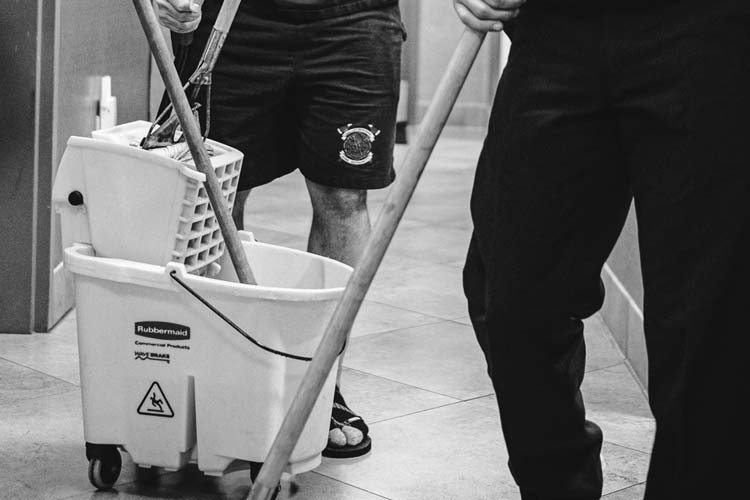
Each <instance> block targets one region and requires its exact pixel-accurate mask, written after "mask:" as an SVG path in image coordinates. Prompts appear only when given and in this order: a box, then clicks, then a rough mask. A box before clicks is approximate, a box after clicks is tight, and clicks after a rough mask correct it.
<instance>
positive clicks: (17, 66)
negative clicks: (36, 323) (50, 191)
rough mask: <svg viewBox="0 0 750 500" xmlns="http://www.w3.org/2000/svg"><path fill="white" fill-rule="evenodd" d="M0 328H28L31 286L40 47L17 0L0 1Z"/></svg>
mask: <svg viewBox="0 0 750 500" xmlns="http://www.w3.org/2000/svg"><path fill="white" fill-rule="evenodd" d="M0 11H2V15H1V16H0V65H2V68H3V69H4V70H3V85H2V92H0V113H2V116H3V125H2V126H1V127H0V151H2V156H1V157H0V175H2V177H0V179H1V180H2V182H0V208H2V213H3V217H2V223H0V229H2V233H1V234H0V253H1V254H2V256H3V258H2V259H0V278H1V279H2V286H0V331H13V332H22V331H28V330H29V329H30V328H31V322H32V320H33V316H34V301H33V295H34V290H35V287H36V283H35V282H36V276H35V273H34V255H33V248H34V244H35V241H36V234H35V226H34V224H33V219H34V217H35V213H36V208H35V207H36V204H35V198H34V185H35V182H36V174H37V173H36V158H35V155H34V150H35V145H36V143H37V137H38V134H39V131H38V129H37V123H38V122H37V120H35V119H34V117H35V116H36V114H37V110H38V107H39V106H38V105H39V102H38V100H39V98H40V95H39V92H38V87H37V77H38V76H39V74H38V72H37V59H38V57H39V55H40V52H41V47H40V45H41V40H40V39H39V38H40V37H39V36H38V35H39V31H38V26H37V24H38V13H39V11H38V7H37V5H35V4H34V3H30V5H29V4H27V2H22V1H20V0H15V1H12V0H1V1H0Z"/></svg>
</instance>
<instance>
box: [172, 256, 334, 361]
mask: <svg viewBox="0 0 750 500" xmlns="http://www.w3.org/2000/svg"><path fill="white" fill-rule="evenodd" d="M169 276H170V277H171V278H172V279H173V280H175V281H176V282H177V283H179V285H180V286H181V287H182V288H184V289H185V290H187V291H188V293H190V295H192V296H193V297H195V298H196V299H198V300H199V301H200V302H201V303H202V304H203V305H204V306H206V307H208V308H209V309H210V310H211V312H213V313H214V314H216V315H217V316H218V317H220V318H221V319H222V320H224V322H225V323H227V324H228V325H229V326H231V327H232V328H234V329H235V330H236V331H237V332H238V333H239V334H240V335H242V336H243V337H245V338H246V339H247V340H249V341H250V342H252V343H253V344H255V345H256V346H258V347H260V348H261V349H263V350H264V351H267V352H270V353H271V354H276V355H277V356H282V357H285V358H290V359H296V360H298V361H307V362H310V361H312V358H308V357H305V356H297V355H296V354H289V353H288V352H283V351H278V350H276V349H274V348H272V347H267V346H264V345H263V344H261V343H260V342H258V341H257V340H255V339H254V338H253V337H252V336H251V335H250V334H249V333H247V332H245V330H243V329H242V328H240V327H239V326H238V325H237V324H236V323H235V322H234V321H232V320H231V319H229V318H228V317H227V316H225V315H224V313H222V312H221V311H219V310H218V309H216V308H215V307H214V306H213V305H212V304H211V303H210V302H209V301H207V300H206V299H204V298H203V297H202V296H201V295H200V294H199V293H198V292H196V291H195V290H193V289H192V288H191V287H190V286H188V284H187V283H185V282H184V281H182V280H181V279H180V278H178V277H177V272H176V271H171V272H170V273H169ZM345 348H346V342H345V343H344V345H343V346H342V347H341V352H340V353H339V354H341V353H342V352H344V349H345Z"/></svg>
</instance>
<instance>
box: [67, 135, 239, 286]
mask: <svg viewBox="0 0 750 500" xmlns="http://www.w3.org/2000/svg"><path fill="white" fill-rule="evenodd" d="M150 125H151V124H150V123H149V122H146V121H136V122H131V123H127V124H124V125H119V126H117V127H113V128H110V129H107V130H99V131H95V132H94V133H93V134H92V136H93V138H91V139H89V138H84V137H71V138H70V139H69V140H68V145H67V148H66V150H65V153H64V155H63V157H62V160H61V162H60V167H59V170H58V172H57V177H56V180H55V186H54V189H53V192H52V198H53V202H54V203H55V205H56V207H57V209H58V212H59V213H60V216H61V223H62V234H63V235H64V236H63V247H64V248H67V247H69V246H71V245H72V244H73V243H90V244H91V245H92V246H93V248H94V250H95V251H96V254H97V255H98V256H100V257H111V258H120V259H126V260H132V261H136V262H142V263H146V264H155V265H166V264H167V263H169V262H177V263H181V264H184V265H185V267H186V269H187V271H188V272H192V273H198V274H204V273H205V272H206V270H207V269H208V266H209V265H210V264H211V263H213V262H215V261H217V260H218V259H219V257H221V255H222V254H223V252H224V240H223V237H222V235H221V231H220V229H219V224H218V221H217V220H216V217H215V214H214V211H213V209H212V208H211V206H210V204H209V200H208V194H207V193H206V190H205V188H204V187H203V182H204V180H205V176H204V175H203V174H202V173H200V172H198V171H197V170H195V168H191V162H192V160H191V162H188V163H187V164H186V163H183V162H180V161H177V160H174V159H171V158H167V157H165V156H162V155H160V154H158V153H155V152H152V151H145V150H143V149H140V148H138V147H134V146H137V145H138V143H139V142H140V140H141V138H142V137H144V136H145V135H146V133H147V132H148V129H149V127H150ZM206 146H207V148H208V149H209V151H211V152H212V153H213V154H212V156H211V164H212V166H213V167H214V171H215V172H216V177H217V179H218V180H219V183H220V185H221V191H222V194H223V196H224V199H226V201H227V205H228V207H229V210H230V211H231V209H232V206H233V205H234V199H235V195H236V191H237V184H238V182H239V176H240V169H241V167H242V158H243V157H242V153H240V152H239V151H238V150H236V149H234V148H231V147H229V146H225V145H223V144H220V143H218V142H216V141H211V140H208V141H206Z"/></svg>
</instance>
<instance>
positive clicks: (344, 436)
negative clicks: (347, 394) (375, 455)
mask: <svg viewBox="0 0 750 500" xmlns="http://www.w3.org/2000/svg"><path fill="white" fill-rule="evenodd" d="M369 430H370V429H369V428H368V427H367V424H366V423H365V421H364V420H362V417H360V416H359V415H356V414H355V413H354V412H353V411H352V410H351V409H350V408H349V407H348V406H347V405H346V401H344V397H343V396H342V395H341V391H339V387H338V386H336V390H335V392H334V396H333V410H332V412H331V425H330V427H329V432H328V446H326V448H325V449H324V450H323V456H324V457H327V458H354V457H361V456H362V455H366V454H367V453H369V452H370V450H371V449H372V440H371V439H370V437H369V436H368V435H367V434H368V432H369Z"/></svg>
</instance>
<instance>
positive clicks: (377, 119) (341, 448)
mask: <svg viewBox="0 0 750 500" xmlns="http://www.w3.org/2000/svg"><path fill="white" fill-rule="evenodd" d="M156 5H157V7H158V12H159V18H160V20H161V22H162V24H164V25H165V26H166V27H168V28H169V29H171V30H172V31H174V32H177V33H184V32H194V40H193V43H192V44H191V45H190V46H189V47H188V48H185V47H184V46H181V45H179V44H175V47H174V48H175V60H176V61H183V63H182V64H178V65H181V66H183V68H182V69H183V72H182V73H183V74H182V75H181V76H182V78H183V80H186V79H187V78H188V77H189V76H190V73H191V72H192V71H193V70H195V68H196V67H197V66H198V62H199V60H200V56H201V54H202V52H203V48H204V47H205V45H206V40H207V39H208V36H209V34H210V32H211V29H212V27H213V24H214V22H215V20H216V17H217V15H218V12H219V9H220V8H221V5H222V2H221V0H205V2H203V1H202V0H156ZM405 37H406V33H405V31H404V26H403V23H402V22H401V17H400V13H399V5H398V0H246V1H243V2H241V3H240V5H239V9H238V11H237V15H236V17H235V19H234V23H233V25H232V28H231V30H230V31H229V34H228V36H227V39H226V41H225V43H224V47H223V50H222V53H221V57H219V60H218V62H217V64H216V67H215V68H214V71H213V81H212V93H211V104H210V108H211V118H210V124H211V125H210V133H209V136H210V138H212V139H215V140H217V141H219V142H222V143H224V144H227V145H229V146H232V147H235V148H237V149H239V150H240V151H242V153H243V154H244V160H243V166H242V173H241V174H240V180H239V185H238V187H237V199H236V201H235V204H234V209H233V214H232V216H233V218H234V220H235V224H236V225H237V227H238V228H240V229H242V228H243V227H244V208H245V207H244V206H245V201H246V199H247V197H248V195H249V193H250V190H251V189H252V188H254V187H256V186H260V185H262V184H266V183H268V182H271V181H273V180H274V179H277V178H279V177H281V176H283V175H286V174H288V173H290V172H292V171H294V170H297V169H299V170H300V171H301V172H302V174H303V175H304V177H305V183H306V187H307V191H308V194H309V197H310V201H311V204H312V208H313V217H312V224H311V228H310V233H309V239H308V246H307V249H308V251H310V252H313V253H316V254H319V255H323V256H325V257H330V258H332V259H336V260H339V261H341V262H344V263H345V264H349V265H351V266H354V265H355V264H356V263H357V261H358V260H359V258H360V255H361V253H362V251H363V250H364V246H365V244H366V242H367V239H368V237H369V234H370V219H369V214H368V210H367V191H368V190H370V189H380V188H384V187H387V186H388V185H390V184H391V182H393V180H394V178H395V172H394V169H393V149H394V143H395V138H396V108H397V104H398V99H399V85H400V71H401V46H402V43H403V42H404V40H405ZM206 108H207V106H203V108H201V114H202V117H203V121H204V123H205V122H206V120H205V109H206ZM368 430H369V429H368V426H367V424H365V422H364V420H363V419H362V417H360V416H359V415H356V414H355V413H354V412H353V411H352V410H351V409H350V408H349V407H348V405H347V404H346V402H345V401H344V398H343V396H342V394H341V392H340V390H339V384H337V385H336V392H335V395H334V404H333V411H332V415H331V424H330V434H329V442H328V446H327V448H326V449H325V450H324V452H323V455H324V456H326V457H330V458H351V457H356V456H361V455H364V454H366V453H368V452H369V451H370V448H371V439H370V437H369V436H368Z"/></svg>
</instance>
